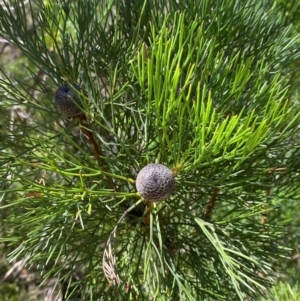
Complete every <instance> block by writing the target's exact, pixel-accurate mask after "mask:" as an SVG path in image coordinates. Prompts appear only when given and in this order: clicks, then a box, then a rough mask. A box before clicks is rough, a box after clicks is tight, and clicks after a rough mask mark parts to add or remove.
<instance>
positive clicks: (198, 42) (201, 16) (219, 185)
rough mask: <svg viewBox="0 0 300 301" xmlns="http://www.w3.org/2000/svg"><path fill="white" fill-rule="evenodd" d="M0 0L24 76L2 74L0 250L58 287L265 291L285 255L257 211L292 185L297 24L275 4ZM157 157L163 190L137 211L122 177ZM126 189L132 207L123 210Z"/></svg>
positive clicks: (267, 208)
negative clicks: (68, 99)
mask: <svg viewBox="0 0 300 301" xmlns="http://www.w3.org/2000/svg"><path fill="white" fill-rule="evenodd" d="M2 2H3V3H4V4H3V5H2V6H1V7H0V28H1V29H0V30H1V35H2V37H3V38H5V39H7V40H8V41H9V43H11V44H13V45H15V46H16V47H17V48H18V49H19V50H20V51H21V52H22V53H23V55H24V56H26V57H27V59H28V61H29V62H30V65H29V66H27V65H20V68H23V69H24V73H26V74H28V78H26V79H24V78H22V77H17V78H13V77H11V76H10V75H9V74H7V73H4V72H2V74H1V79H0V93H1V118H2V126H3V127H4V130H3V131H1V133H3V137H1V140H2V143H1V152H0V156H1V157H0V160H1V161H0V163H1V169H0V172H1V180H2V184H1V203H0V205H1V208H2V210H5V212H6V216H7V218H6V223H5V227H6V235H5V236H4V237H3V238H2V241H3V242H5V243H7V244H8V245H9V246H10V248H11V250H12V251H11V253H10V254H9V259H10V260H11V261H16V260H21V259H23V260H25V261H26V265H27V267H30V268H31V269H33V270H35V271H36V277H40V278H39V279H42V281H43V283H45V282H47V281H49V279H55V285H53V295H55V296H56V297H57V300H61V299H59V298H62V296H64V298H66V299H70V300H71V298H75V297H79V298H81V299H82V300H147V301H148V300H182V301H184V300H190V301H192V300H195V301H198V300H211V301H212V300H213V301H217V300H232V301H233V300H257V298H258V296H259V295H263V294H265V293H266V291H267V289H268V288H269V287H270V286H271V285H272V284H273V281H274V276H275V273H274V270H275V269H276V267H277V266H278V265H279V263H280V261H281V260H282V259H283V258H284V256H286V254H287V253H286V248H285V247H286V246H282V245H281V244H280V243H279V242H280V238H281V236H282V231H283V228H282V227H280V225H281V223H280V219H276V218H269V217H271V216H275V215H274V214H273V213H274V212H276V210H279V209H278V206H276V204H277V203H279V202H280V200H283V199H284V198H285V194H289V195H291V194H292V195H298V194H299V192H300V186H299V180H298V181H297V180H296V179H297V176H298V174H297V172H296V171H294V172H290V171H289V168H290V166H289V165H290V164H291V160H290V158H291V156H293V150H296V149H299V142H298V140H297V139H296V137H297V136H296V135H297V130H298V123H299V119H300V111H299V108H298V106H297V103H295V101H293V97H292V96H293V89H292V87H290V84H291V83H292V82H293V81H294V79H292V78H291V77H290V75H291V74H292V70H291V66H293V64H294V62H295V61H297V60H299V54H300V51H299V37H298V36H296V35H295V34H294V32H293V31H292V30H291V29H290V27H288V26H286V24H284V22H283V21H281V19H280V18H279V15H280V14H279V13H278V11H277V8H276V6H273V5H272V3H271V1H246V0H245V1H212V0H203V1H188V0H183V1H163V0H154V1H150V0H145V1H129V0H123V1H113V0H110V1H108V0H107V1H102V0H101V1H100V0H87V1H79V0H78V1H42V0H32V1H29V2H24V3H22V2H20V1H9V2H8V1H6V0H4V1H2ZM63 83H69V84H73V83H76V84H78V85H80V86H81V87H82V93H80V95H79V97H80V98H81V100H82V101H81V103H82V108H81V109H82V111H83V113H84V114H85V116H86V122H85V123H82V120H81V121H80V122H79V123H80V124H79V125H78V121H76V120H66V119H65V118H64V117H63V116H60V115H59V114H58V112H57V111H56V109H55V107H54V105H53V103H54V94H55V91H56V90H57V88H58V87H59V86H60V85H62V84H63ZM32 87H34V89H32ZM16 106H17V107H18V108H21V110H22V114H18V113H15V115H13V114H12V112H15V109H16ZM90 135H92V136H93V137H94V140H95V142H96V144H97V145H96V146H95V143H94V142H93V141H92V140H91V139H88V137H89V136H90ZM91 142H92V143H91ZM95 147H96V149H97V147H98V148H99V149H98V151H99V152H98V154H97V150H96V151H95ZM154 162H156V163H161V164H164V165H166V166H167V167H168V168H170V169H172V170H173V172H174V175H175V181H176V192H175V193H174V194H173V195H172V196H171V197H170V198H169V199H168V200H166V201H164V202H161V203H158V204H156V205H155V206H150V205H149V204H148V207H146V209H145V210H144V206H141V207H140V205H141V204H142V203H141V202H140V197H139V195H138V193H137V192H136V188H135V185H134V180H135V178H136V175H137V173H138V171H139V170H140V169H142V168H143V167H144V166H146V165H147V164H149V163H154ZM134 204H137V206H138V207H137V208H140V209H139V210H140V214H137V215H136V216H132V211H131V212H130V213H131V215H130V213H129V214H125V217H124V218H123V219H120V218H121V216H122V215H123V214H124V212H125V210H126V209H127V208H129V207H130V206H132V208H133V207H134V206H133V205H134ZM137 208H135V209H137ZM112 233H113V235H112ZM112 237H114V239H113V241H112V240H111V238H112ZM108 242H112V244H108ZM108 247H111V249H110V248H108ZM108 249H109V250H110V251H109V253H104V252H108ZM107 254H108V255H109V256H110V257H111V261H110V262H109V263H107V262H106V264H107V265H105V266H106V267H110V268H112V274H111V279H107V275H105V274H104V272H103V265H104V264H105V262H103V261H102V260H103V255H105V256H104V261H105V258H106V255H107ZM107 269H108V268H107ZM116 275H117V278H118V279H120V283H117V282H116Z"/></svg>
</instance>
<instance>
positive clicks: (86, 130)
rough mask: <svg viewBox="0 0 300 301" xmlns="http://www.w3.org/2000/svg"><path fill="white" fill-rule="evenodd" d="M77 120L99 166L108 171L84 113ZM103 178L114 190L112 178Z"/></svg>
mask: <svg viewBox="0 0 300 301" xmlns="http://www.w3.org/2000/svg"><path fill="white" fill-rule="evenodd" d="M79 122H80V126H81V130H82V133H83V134H84V136H85V137H86V138H87V140H88V142H89V143H90V144H91V146H92V151H93V153H94V155H95V157H96V159H97V161H98V163H99V165H100V166H101V168H102V170H103V171H104V172H108V171H109V170H108V167H107V165H106V162H105V161H104V159H103V158H102V156H101V151H100V148H99V146H98V144H97V141H96V140H95V137H94V135H93V132H92V131H91V130H90V129H89V126H88V121H87V118H86V115H85V114H81V115H80V116H79ZM105 179H106V180H107V181H108V182H109V184H110V187H111V188H112V189H114V190H116V189H115V185H114V182H113V180H112V179H111V178H110V177H105Z"/></svg>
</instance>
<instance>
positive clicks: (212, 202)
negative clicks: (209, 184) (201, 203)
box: [204, 188, 219, 221]
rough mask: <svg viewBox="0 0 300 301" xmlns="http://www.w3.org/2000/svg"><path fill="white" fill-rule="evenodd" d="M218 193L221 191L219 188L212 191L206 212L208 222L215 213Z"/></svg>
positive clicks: (205, 216)
mask: <svg viewBox="0 0 300 301" xmlns="http://www.w3.org/2000/svg"><path fill="white" fill-rule="evenodd" d="M218 192H219V190H218V189H217V188H215V189H214V190H213V191H212V193H211V195H210V200H209V202H208V204H207V207H206V212H205V215H204V218H205V220H207V221H210V220H211V215H212V213H213V210H214V207H215V204H216V199H217V194H218Z"/></svg>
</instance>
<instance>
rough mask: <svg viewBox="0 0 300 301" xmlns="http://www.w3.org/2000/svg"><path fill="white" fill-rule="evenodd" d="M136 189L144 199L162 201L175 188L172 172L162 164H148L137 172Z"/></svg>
mask: <svg viewBox="0 0 300 301" xmlns="http://www.w3.org/2000/svg"><path fill="white" fill-rule="evenodd" d="M136 189H137V191H138V192H139V194H140V195H141V196H142V197H143V198H144V199H145V201H148V202H159V201H163V200H165V199H167V198H168V197H169V196H170V195H171V194H172V193H173V192H174V190H175V180H174V176H173V173H172V171H171V170H170V169H169V168H167V167H166V166H164V165H162V164H149V165H147V166H145V167H144V168H142V169H141V171H140V172H139V173H138V175H137V178H136Z"/></svg>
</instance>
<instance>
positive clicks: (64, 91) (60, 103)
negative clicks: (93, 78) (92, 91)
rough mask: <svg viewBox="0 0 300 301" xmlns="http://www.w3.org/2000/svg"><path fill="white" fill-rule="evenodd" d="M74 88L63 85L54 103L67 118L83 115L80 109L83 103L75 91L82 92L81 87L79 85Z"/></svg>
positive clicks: (56, 94) (57, 92)
mask: <svg viewBox="0 0 300 301" xmlns="http://www.w3.org/2000/svg"><path fill="white" fill-rule="evenodd" d="M72 86H73V87H72V88H71V87H70V86H69V85H68V84H63V85H62V86H60V87H59V88H58V89H57V91H56V93H55V99H54V103H55V106H56V108H57V111H58V112H59V113H60V114H62V115H64V116H66V117H76V116H79V115H80V114H81V113H82V111H81V110H80V108H79V106H80V105H81V101H80V98H79V96H78V93H76V91H75V90H77V91H80V87H79V86H78V85H77V84H73V85H72Z"/></svg>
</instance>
